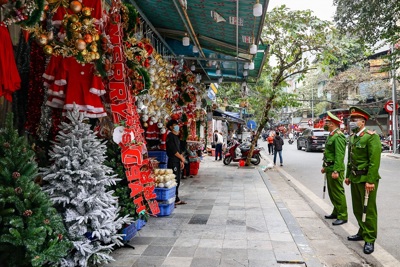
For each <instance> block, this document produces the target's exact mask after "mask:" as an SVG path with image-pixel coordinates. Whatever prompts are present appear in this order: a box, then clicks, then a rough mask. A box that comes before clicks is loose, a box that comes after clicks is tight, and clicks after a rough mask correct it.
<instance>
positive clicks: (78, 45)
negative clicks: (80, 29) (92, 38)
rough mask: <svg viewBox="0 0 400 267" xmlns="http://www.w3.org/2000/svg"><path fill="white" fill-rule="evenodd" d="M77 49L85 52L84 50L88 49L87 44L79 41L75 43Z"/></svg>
mask: <svg viewBox="0 0 400 267" xmlns="http://www.w3.org/2000/svg"><path fill="white" fill-rule="evenodd" d="M75 47H76V49H78V50H79V51H83V50H85V48H86V43H85V41H84V40H82V39H77V40H76V41H75Z"/></svg>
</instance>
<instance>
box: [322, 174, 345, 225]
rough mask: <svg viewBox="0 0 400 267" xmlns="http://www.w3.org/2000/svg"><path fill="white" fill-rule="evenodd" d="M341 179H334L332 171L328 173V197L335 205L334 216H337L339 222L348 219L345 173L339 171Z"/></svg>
mask: <svg viewBox="0 0 400 267" xmlns="http://www.w3.org/2000/svg"><path fill="white" fill-rule="evenodd" d="M338 173H339V178H337V179H333V178H332V171H327V172H326V181H327V185H328V195H329V198H330V200H331V202H332V205H333V211H332V213H331V214H332V215H336V217H337V218H338V219H339V220H346V221H347V219H348V214H347V202H346V195H345V192H344V186H343V181H344V171H339V172H338Z"/></svg>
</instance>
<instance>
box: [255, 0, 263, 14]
mask: <svg viewBox="0 0 400 267" xmlns="http://www.w3.org/2000/svg"><path fill="white" fill-rule="evenodd" d="M262 12H263V10H262V5H261V4H260V3H259V0H257V3H256V4H255V5H254V6H253V16H254V17H260V16H261V15H262Z"/></svg>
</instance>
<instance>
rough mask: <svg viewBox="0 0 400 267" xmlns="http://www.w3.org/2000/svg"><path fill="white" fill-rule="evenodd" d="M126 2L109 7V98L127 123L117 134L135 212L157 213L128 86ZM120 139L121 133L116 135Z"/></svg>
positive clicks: (116, 115)
mask: <svg viewBox="0 0 400 267" xmlns="http://www.w3.org/2000/svg"><path fill="white" fill-rule="evenodd" d="M122 6H123V4H122V3H121V1H120V0H114V1H113V2H112V6H111V8H110V11H109V15H110V18H111V19H110V23H109V25H108V29H107V30H108V33H109V35H110V41H111V43H112V45H113V47H114V49H113V54H112V56H113V57H112V67H113V70H114V72H113V73H112V75H111V76H110V77H109V84H108V87H109V98H110V101H111V111H112V113H113V119H114V123H115V124H119V125H121V124H124V126H123V129H121V128H119V130H117V131H116V132H115V135H121V136H120V137H121V141H120V142H119V143H118V145H119V146H120V147H121V158H122V163H123V164H124V167H125V169H126V177H127V180H128V187H129V188H130V189H131V195H130V196H131V197H132V199H133V202H134V203H135V205H136V212H137V213H138V214H141V213H143V212H146V207H148V209H149V210H150V212H151V213H152V214H158V213H159V212H160V209H159V207H158V203H157V202H156V201H155V198H156V194H155V193H154V187H155V184H154V178H153V177H152V176H151V175H150V173H151V167H150V166H149V163H150V162H149V160H148V159H143V153H145V152H146V150H145V149H146V147H145V140H144V137H143V132H144V131H143V129H142V127H141V125H140V120H139V115H138V113H137V110H136V106H135V101H134V97H133V96H132V94H131V91H130V90H129V88H128V87H127V85H128V84H130V81H129V76H127V68H126V62H125V61H126V58H125V55H124V53H123V39H122V38H123V36H124V33H123V32H122V27H121V24H120V22H121V13H120V10H121V9H122ZM115 139H116V140H118V141H119V137H118V136H116V137H115Z"/></svg>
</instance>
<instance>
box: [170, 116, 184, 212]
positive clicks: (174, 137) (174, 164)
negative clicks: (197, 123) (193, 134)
mask: <svg viewBox="0 0 400 267" xmlns="http://www.w3.org/2000/svg"><path fill="white" fill-rule="evenodd" d="M167 128H168V129H169V130H170V132H169V133H168V135H167V140H166V147H167V156H168V164H167V168H168V169H172V171H173V172H174V174H175V180H176V184H177V185H176V191H175V205H182V204H186V202H184V201H182V200H180V198H179V195H178V189H179V185H180V183H181V175H182V174H181V171H182V169H183V168H184V166H185V157H184V156H183V155H182V153H181V147H180V140H179V124H178V122H177V121H176V120H170V121H168V123H167Z"/></svg>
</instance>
